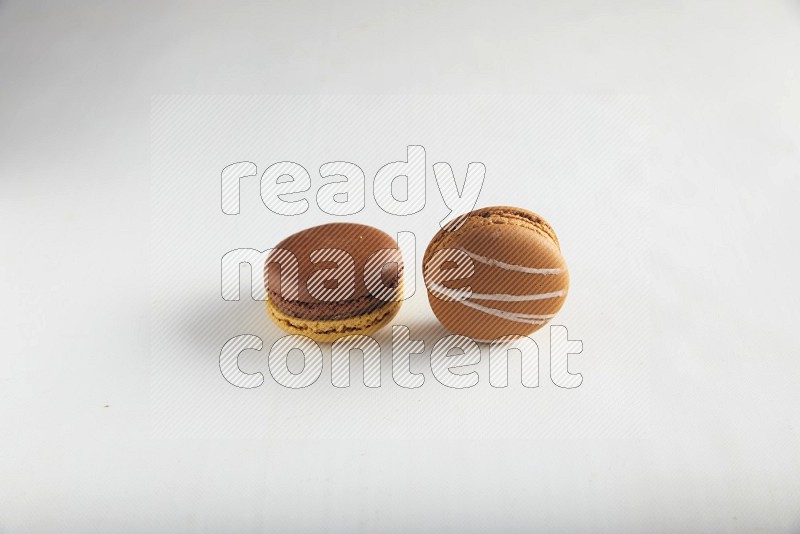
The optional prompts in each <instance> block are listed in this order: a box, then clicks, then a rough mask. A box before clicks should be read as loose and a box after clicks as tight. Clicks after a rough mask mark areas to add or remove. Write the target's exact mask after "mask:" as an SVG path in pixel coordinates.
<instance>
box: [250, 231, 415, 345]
mask: <svg viewBox="0 0 800 534" xmlns="http://www.w3.org/2000/svg"><path fill="white" fill-rule="evenodd" d="M264 276H265V286H266V288H267V310H268V312H269V316H270V317H271V318H272V320H273V321H274V322H275V324H277V325H278V326H279V327H280V328H282V329H283V330H284V331H286V332H288V333H290V334H300V335H304V336H307V337H310V338H311V339H313V340H315V341H322V342H327V341H334V340H336V339H338V338H340V337H343V336H346V335H354V334H370V333H372V332H375V331H377V330H379V329H380V328H382V327H383V326H385V325H386V324H388V323H389V321H391V319H392V318H393V317H394V316H395V314H397V312H398V311H399V309H400V305H401V303H402V300H401V299H402V283H401V282H402V276H403V262H402V257H401V255H400V251H399V249H398V248H397V242H396V241H395V240H394V239H393V238H392V237H391V236H389V235H388V234H386V233H384V232H382V231H380V230H378V229H377V228H373V227H371V226H366V225H363V224H351V223H334V224H325V225H322V226H316V227H313V228H308V229H306V230H303V231H301V232H298V233H296V234H293V235H291V236H289V237H287V238H286V239H284V240H283V241H281V242H280V243H278V244H277V245H276V246H275V248H273V249H272V251H271V252H270V254H269V255H268V257H267V262H266V264H265V266H264Z"/></svg>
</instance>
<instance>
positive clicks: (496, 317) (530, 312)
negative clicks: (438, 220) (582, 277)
mask: <svg viewBox="0 0 800 534" xmlns="http://www.w3.org/2000/svg"><path fill="white" fill-rule="evenodd" d="M422 268H423V273H424V276H425V286H426V287H427V289H428V300H429V301H430V304H431V308H433V312H434V313H435V314H436V317H437V318H438V319H439V320H440V321H441V322H442V324H443V325H444V326H445V327H446V328H447V329H448V330H450V331H452V332H454V333H456V334H461V335H464V336H468V337H470V338H473V339H475V340H479V341H491V340H493V339H496V338H498V337H502V336H506V335H512V334H514V335H527V334H530V333H532V332H535V331H536V330H538V329H539V328H541V327H542V326H544V325H545V324H546V323H547V322H549V321H550V320H551V319H552V318H553V317H555V315H556V313H558V311H559V310H560V309H561V307H562V306H563V305H564V301H565V299H566V297H567V291H568V290H569V272H568V271H567V264H566V262H565V261H564V258H563V256H562V255H561V249H560V246H559V243H558V238H557V237H556V234H555V232H554V231H553V229H552V228H551V227H550V225H549V224H547V222H546V221H545V220H544V219H542V218H541V217H540V216H539V215H536V214H535V213H533V212H530V211H528V210H524V209H521V208H513V207H508V206H495V207H490V208H482V209H478V210H474V211H472V212H470V213H468V214H466V215H464V216H462V217H459V218H458V219H456V220H454V221H453V222H452V223H450V224H449V225H447V226H446V227H445V228H444V229H442V230H440V231H439V232H438V233H437V234H436V235H435V236H434V237H433V239H432V240H431V242H430V244H429V245H428V248H427V249H426V250H425V255H424V257H423V260H422Z"/></svg>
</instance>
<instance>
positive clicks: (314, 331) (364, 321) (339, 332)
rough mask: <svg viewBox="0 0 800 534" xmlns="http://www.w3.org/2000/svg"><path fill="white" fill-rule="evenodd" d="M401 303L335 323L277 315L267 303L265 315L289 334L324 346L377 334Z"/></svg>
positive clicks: (278, 313) (282, 313)
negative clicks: (351, 338) (354, 336)
mask: <svg viewBox="0 0 800 534" xmlns="http://www.w3.org/2000/svg"><path fill="white" fill-rule="evenodd" d="M401 304H402V301H392V302H387V303H386V304H384V305H383V306H381V307H379V308H377V309H375V310H372V311H371V312H369V313H366V314H363V315H357V316H354V317H346V318H343V319H336V320H311V319H301V318H299V317H293V316H291V315H287V314H285V313H284V312H282V311H280V310H279V309H278V308H277V307H276V306H275V304H274V303H273V302H272V301H267V311H268V312H269V316H270V318H272V320H273V322H274V323H275V324H276V325H278V326H279V327H280V328H281V329H283V330H284V331H285V332H288V333H289V334H297V335H302V336H306V337H309V338H311V339H313V340H314V341H318V342H322V343H327V342H331V341H336V340H337V339H339V338H341V337H344V336H350V335H369V334H372V333H374V332H377V331H378V330H380V329H381V328H383V327H384V326H386V325H387V324H389V322H390V321H391V320H392V319H393V318H394V316H395V315H397V312H398V311H400V306H401Z"/></svg>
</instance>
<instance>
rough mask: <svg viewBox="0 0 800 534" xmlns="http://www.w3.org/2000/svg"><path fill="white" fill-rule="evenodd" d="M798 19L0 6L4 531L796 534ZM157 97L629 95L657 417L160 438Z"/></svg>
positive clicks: (550, 6)
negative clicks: (540, 427)
mask: <svg viewBox="0 0 800 534" xmlns="http://www.w3.org/2000/svg"><path fill="white" fill-rule="evenodd" d="M799 30H800V6H799V5H798V4H797V3H796V2H759V3H754V2H753V3H745V2H724V3H723V2H704V3H698V4H695V3H692V4H689V3H687V4H678V3H666V2H665V3H660V2H659V3H654V2H615V3H613V4H609V5H606V6H603V7H598V6H594V5H592V4H591V3H588V2H586V3H577V2H569V3H555V2H553V3H536V4H522V3H519V4H516V3H514V4H512V3H503V4H500V5H498V4H494V3H493V4H486V5H481V4H478V3H458V4H456V3H437V4H431V3H429V2H420V3H404V4H397V5H393V6H392V5H388V4H374V3H370V4H367V3H364V4H350V5H338V4H337V5H334V4H329V5H324V6H317V5H312V4H310V3H288V2H287V3H279V4H278V3H274V4H272V5H261V6H254V5H249V4H236V5H213V4H202V5H201V4H196V3H193V4H188V3H187V4H185V5H179V4H172V5H169V6H164V5H162V4H161V3H152V4H148V3H137V4H136V5H133V4H131V5H130V6H128V7H127V8H123V7H120V6H113V5H111V4H102V5H101V4H97V5H94V4H88V3H83V4H73V5H67V4H61V3H53V4H40V3H32V2H27V3H23V2H5V3H1V4H0V73H2V81H0V123H1V124H2V128H0V180H2V190H1V191H0V193H1V194H0V203H1V204H0V213H1V214H2V215H0V217H2V224H0V235H2V244H3V249H4V251H5V253H4V254H3V256H2V258H3V260H2V263H0V268H1V269H2V271H0V273H1V274H2V278H1V279H0V284H2V285H1V286H0V291H2V295H3V296H4V299H5V301H4V304H3V307H2V314H3V316H2V318H1V319H2V320H0V332H2V334H3V342H4V349H3V351H2V352H1V353H0V354H1V355H2V356H1V357H2V358H3V372H2V373H0V428H2V432H3V434H2V445H1V446H0V531H3V532H29V531H30V532H43V531H59V532H65V531H66V532H72V531H85V530H90V529H91V530H101V531H128V530H130V531H142V530H149V531H176V530H177V531H208V532H217V531H242V530H254V531H257V530H265V529H269V528H272V529H273V530H299V531H306V530H321V529H328V530H336V531H356V530H365V531H377V530H380V531H432V530H458V531H470V530H476V531H477V530H487V529H489V528H494V529H496V530H505V531H518V530H534V529H540V530H555V531H565V532H576V531H614V532H628V531H642V530H655V531H665V532H674V531H758V530H764V531H797V529H798V528H800V505H799V504H798V503H800V491H799V490H800V445H798V443H800V427H799V426H798V425H799V424H800V420H798V415H797V406H798V400H800V399H799V398H798V397H800V394H798V392H797V379H798V376H800V361H798V358H797V356H798V349H799V348H800V342H799V341H800V340H798V337H799V336H798V334H797V331H796V326H795V322H796V319H797V304H796V303H797V301H798V297H800V295H799V294H798V293H799V292H798V284H797V282H796V279H795V278H794V277H795V276H796V273H797V271H798V267H800V262H799V261H798V255H797V253H796V251H795V250H794V246H795V245H796V241H797V238H796V234H797V226H798V225H797V217H796V216H795V215H794V211H793V210H794V205H795V203H796V202H795V201H796V198H797V194H798V189H800V186H798V178H800V176H798V174H799V171H798V169H799V168H800V155H799V152H800V148H799V147H800V127H798V125H799V124H800V104H799V103H798V99H799V98H800V97H798V95H799V94H800V64H798V62H797V53H796V52H795V51H796V50H799V49H800V31H799ZM174 93H185V94H270V93H276V94H327V93H359V94H397V93H401V94H406V93H412V94H441V95H449V94H463V93H474V94H486V93H492V94H503V93H505V94H518V95H556V96H558V97H560V95H572V94H590V95H600V96H605V95H610V96H612V97H613V95H617V94H634V95H643V96H644V97H645V99H646V100H647V102H649V115H650V116H649V132H650V134H649V138H648V142H647V147H648V151H649V164H648V166H647V167H648V169H649V171H648V173H647V176H648V182H647V183H648V189H649V193H650V198H649V201H648V206H649V210H650V211H649V214H648V215H649V216H648V217H647V218H646V220H645V221H643V223H642V224H643V225H645V227H646V229H647V234H648V235H649V240H650V246H649V247H648V250H649V252H650V253H649V260H648V263H647V265H646V269H645V272H646V273H647V275H648V276H647V278H648V280H649V281H650V287H651V291H650V292H649V294H647V295H646V297H645V299H646V304H647V309H648V310H649V320H650V323H651V325H652V328H651V329H650V331H649V332H648V334H647V336H645V337H644V339H646V342H647V343H646V344H647V346H648V350H647V351H646V353H643V354H641V355H640V357H641V359H642V361H644V362H647V366H648V369H649V375H650V376H651V377H652V380H651V381H650V383H649V387H648V389H647V390H646V392H645V395H644V397H643V398H642V402H643V403H645V404H646V405H647V406H648V411H649V416H648V417H647V421H648V424H647V425H641V424H637V425H632V426H629V427H628V428H630V429H633V430H632V431H631V432H630V433H629V435H627V436H626V435H624V434H621V433H619V432H612V433H611V434H612V435H601V434H597V433H589V434H583V435H581V433H580V432H578V433H576V432H567V433H566V434H565V435H564V436H563V437H559V436H558V435H556V433H555V431H554V430H555V426H551V427H550V428H548V431H547V432H546V434H545V435H543V436H540V437H538V438H530V437H527V438H523V437H522V436H520V435H519V434H515V433H509V431H507V430H506V431H503V429H504V428H505V427H502V428H501V432H500V433H499V434H500V435H492V434H488V433H487V434H485V435H481V433H480V432H476V431H462V432H458V433H456V434H453V435H450V434H447V433H440V434H434V435H424V434H421V433H417V434H411V435H409V436H408V437H407V438H404V437H403V436H401V435H395V434H389V435H385V436H380V435H368V433H365V432H362V433H361V435H360V436H359V439H352V438H348V436H347V435H339V436H331V435H330V434H329V433H328V434H326V433H324V432H317V433H316V434H314V433H313V432H312V433H309V434H303V433H302V432H299V431H297V430H296V429H295V431H293V432H292V433H291V434H289V435H287V436H285V437H281V436H276V435H273V434H270V435H269V436H267V437H263V436H262V437H257V438H249V439H245V438H233V437H223V436H195V437H186V436H180V435H178V436H172V437H170V436H165V435H164V434H163V433H162V432H153V430H154V428H153V422H154V421H153V419H154V417H153V415H154V414H155V413H157V409H156V408H157V406H151V393H152V392H151V386H152V384H153V383H154V377H153V376H152V371H153V369H154V367H153V366H152V365H151V342H152V341H153V328H152V326H151V323H150V320H151V315H152V314H151V311H152V309H151V298H150V295H151V289H152V280H153V277H152V276H151V274H152V273H151V264H153V263H154V262H153V261H152V260H153V257H152V253H153V247H152V241H151V220H152V215H153V214H152V213H151V198H150V178H151V176H152V173H153V169H151V165H150V149H151V144H150V142H151V138H150V104H151V96H152V95H154V94H174ZM537 131H538V130H537ZM471 139H472V141H473V142H476V143H477V142H479V141H480V140H481V139H480V137H479V136H476V137H474V138H471ZM404 142H405V140H404ZM407 142H409V143H410V142H413V140H408V141H407ZM423 144H424V143H423ZM427 148H429V150H435V149H434V148H432V147H431V146H429V147H427ZM397 150H398V151H401V150H402V148H401V147H398V148H397ZM248 155H249V154H248ZM334 156H338V154H335V155H334ZM252 157H253V159H254V160H257V162H258V163H259V165H260V166H263V165H266V164H268V161H270V160H271V156H270V155H269V154H263V155H261V154H257V155H254V156H252ZM278 157H280V158H281V159H283V158H285V159H291V158H290V157H289V155H286V154H281V155H280V156H278ZM370 157H375V158H377V156H374V155H372V156H370ZM391 159H397V158H389V157H386V158H383V157H381V158H377V160H381V161H390V160H391ZM449 159H451V158H449V156H447V155H444V154H437V160H445V161H449ZM476 159H477V158H476ZM587 161H590V160H587ZM230 162H232V161H226V163H230ZM429 163H432V162H429ZM451 163H452V164H453V165H454V170H456V171H457V172H458V165H459V163H460V164H462V165H463V164H464V163H465V162H462V161H456V160H455V159H454V160H453V161H451ZM584 163H585V162H584ZM487 165H488V164H487ZM587 165H588V164H587ZM309 167H311V168H314V167H313V166H312V165H309ZM461 168H462V169H463V166H462V167H461ZM560 168H561V169H562V170H563V168H565V167H560ZM579 168H581V167H579ZM488 169H489V170H490V171H491V169H492V167H491V166H489V167H488ZM581 169H582V171H585V179H586V180H587V183H592V184H594V186H595V187H599V185H598V184H597V183H596V182H591V180H592V178H593V177H592V174H591V168H585V169H583V168H581ZM218 170H219V169H216V168H211V169H209V172H210V173H217V172H218ZM372 170H373V171H374V169H372ZM368 176H369V172H368ZM214 179H216V176H215V177H214ZM201 180H203V178H202V177H198V181H201ZM489 180H490V178H489V175H487V186H488V185H489V184H490V183H492V182H490V181H489ZM482 198H483V197H482ZM530 207H531V208H532V209H534V210H537V209H538V210H539V211H542V212H543V214H544V215H546V216H547V215H549V214H550V213H553V215H554V216H555V219H554V220H552V221H551V222H553V224H554V225H555V226H556V230H557V231H560V230H559V228H560V227H562V226H566V228H564V230H566V232H567V234H569V233H570V232H574V230H573V229H577V228H579V227H580V226H581V224H585V223H580V222H575V220H574V219H573V217H574V215H573V214H572V213H568V211H562V210H563V209H564V208H558V209H555V208H551V209H549V210H548V208H546V207H539V206H538V205H531V206H530ZM584 216H585V217H587V218H597V220H598V221H604V220H611V221H613V220H614V218H615V217H619V216H620V213H618V212H615V210H614V206H613V205H612V206H608V205H604V203H602V202H598V203H597V205H596V206H595V210H594V211H592V212H589V213H585V215H584ZM551 218H553V217H552V216H551ZM560 225H561V226H560ZM212 227H213V225H212ZM574 235H578V234H577V232H576V233H575V234H574ZM562 239H565V243H573V242H575V243H576V244H577V243H578V242H580V240H579V239H578V240H575V241H573V240H566V238H564V237H563V236H562ZM245 246H251V244H250V243H246V244H245ZM570 246H572V245H570ZM595 246H597V245H595ZM575 254H576V255H577V256H578V257H580V256H581V253H580V252H579V251H575ZM568 260H569V257H568ZM203 261H205V259H203ZM573 268H574V267H573ZM574 296H575V295H574V294H571V295H570V300H569V301H568V304H567V306H568V307H566V308H565V313H568V312H569V310H570V307H571V306H573V305H574V306H575V308H572V309H573V310H577V306H578V303H579V302H580V301H578V300H577V299H574V300H573V297H574ZM569 313H574V312H569ZM565 322H566V321H565ZM567 324H568V326H569V325H570V323H567ZM571 328H573V327H571ZM587 328H597V326H595V325H592V326H591V327H587ZM634 335H635V334H634ZM576 337H581V336H580V335H577V336H576ZM635 339H637V341H638V342H641V339H642V336H641V335H640V336H639V337H638V338H635ZM590 342H591V339H590V338H588V337H586V339H585V355H584V356H581V357H582V358H586V359H587V360H588V358H589V357H590V356H592V357H595V358H603V357H605V358H606V359H613V358H610V357H609V356H608V355H609V353H608V352H603V351H601V352H596V351H595V352H591V351H590ZM621 350H622V349H621ZM587 360H584V361H587ZM578 361H580V360H578ZM584 365H594V366H596V367H595V368H597V369H602V368H601V367H600V366H599V364H597V363H593V364H584ZM589 368H590V367H587V368H584V369H582V371H585V376H584V378H585V380H587V384H588V380H590V378H591V377H592V374H591V373H590V372H589V370H588V369H589ZM606 372H608V370H606ZM620 372H621V371H620ZM623 376H624V375H623ZM384 377H385V378H384V380H385V379H386V375H385V374H384ZM325 378H326V375H325V372H323V377H322V379H321V380H324V379H325ZM268 380H269V378H268ZM431 381H432V377H430V376H428V377H427V380H426V382H431ZM318 385H319V386H320V389H319V390H318V391H317V392H315V393H314V396H315V398H320V397H319V396H320V395H321V394H322V393H321V392H322V391H323V389H325V390H329V389H330V388H329V384H325V383H324V382H321V383H320V384H318ZM512 385H513V384H512ZM547 385H549V386H552V384H547V383H543V385H542V387H541V388H539V390H534V391H533V394H532V395H531V399H533V400H532V401H530V402H532V403H535V402H536V398H537V397H536V396H537V395H539V396H540V397H542V398H547V399H548V400H547V402H548V404H553V405H557V402H556V400H557V399H554V398H553V395H554V394H555V392H554V391H552V389H553V388H552V387H551V388H549V389H547V388H546V387H545V386H547ZM273 386H274V384H273ZM326 386H327V388H326ZM436 387H437V386H436V385H435V384H429V383H426V385H425V386H423V388H421V389H420V391H423V390H424V391H425V392H427V391H434V389H431V388H436ZM583 387H584V386H581V388H579V389H578V390H575V391H573V392H570V393H574V394H576V395H581V394H583V389H582V388H583ZM426 388H427V389H426ZM442 389H443V388H439V389H435V391H439V392H441V390H442ZM273 390H274V388H273ZM265 391H266V390H265ZM397 391H399V388H395V389H392V390H390V389H389V388H386V389H383V388H382V390H381V392H382V393H384V394H386V393H387V392H388V394H391V393H392V392H397ZM488 391H491V390H488ZM508 392H509V393H510V394H512V396H516V395H519V392H516V393H514V392H512V390H511V388H509V390H508ZM293 393H296V392H293ZM349 393H353V394H354V395H359V393H358V390H357V389H355V387H353V388H351V389H350V390H345V393H344V395H345V399H346V398H347V397H346V395H347V394H349ZM460 393H467V394H468V393H469V392H460ZM608 394H609V395H614V394H617V395H620V394H621V393H619V391H616V392H615V390H613V389H611V390H609V393H608ZM423 395H428V394H427V393H423ZM494 397H495V402H496V403H497V405H498V406H503V405H504V403H505V402H506V401H505V400H504V397H503V396H502V395H500V394H498V395H494ZM359 398H360V399H365V398H366V397H359ZM465 398H469V397H465ZM515 398H516V397H515ZM347 402H348V403H349V404H347V406H348V407H349V409H351V410H354V409H357V408H358V407H359V406H358V402H359V401H356V400H353V401H349V400H348V401H347ZM106 406H107V407H106ZM424 409H425V407H424V406H420V407H419V410H420V413H422V410H424ZM443 413H444V412H443ZM615 413H620V412H619V411H617V412H615ZM454 414H455V412H454ZM553 417H554V418H558V417H562V419H561V420H562V421H566V419H564V418H563V416H560V415H559V414H554V415H553ZM595 417H596V418H597V419H598V420H599V421H600V422H601V423H603V422H606V423H607V424H608V425H609V426H611V427H612V428H616V429H618V430H619V429H622V428H625V426H624V425H622V424H621V423H620V421H618V420H616V419H607V420H606V421H603V413H602V412H601V411H599V410H598V413H596V414H595ZM362 424H363V425H366V422H362ZM444 427H445V428H458V427H456V426H455V425H452V424H451V423H449V422H448V423H446V424H445V425H444ZM351 428H352V425H351ZM201 434H202V433H201Z"/></svg>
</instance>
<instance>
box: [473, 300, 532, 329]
mask: <svg viewBox="0 0 800 534" xmlns="http://www.w3.org/2000/svg"><path fill="white" fill-rule="evenodd" d="M461 304H463V305H464V306H467V307H468V308H473V309H476V310H478V311H480V312H483V313H486V314H489V315H494V316H495V317H500V318H501V319H505V320H507V321H514V322H515V323H527V324H545V323H546V322H547V320H545V319H538V318H534V317H536V316H532V315H530V314H527V313H514V312H507V311H503V310H498V309H496V308H488V307H486V306H481V305H480V304H475V303H474V302H470V301H468V300H462V301H461Z"/></svg>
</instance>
